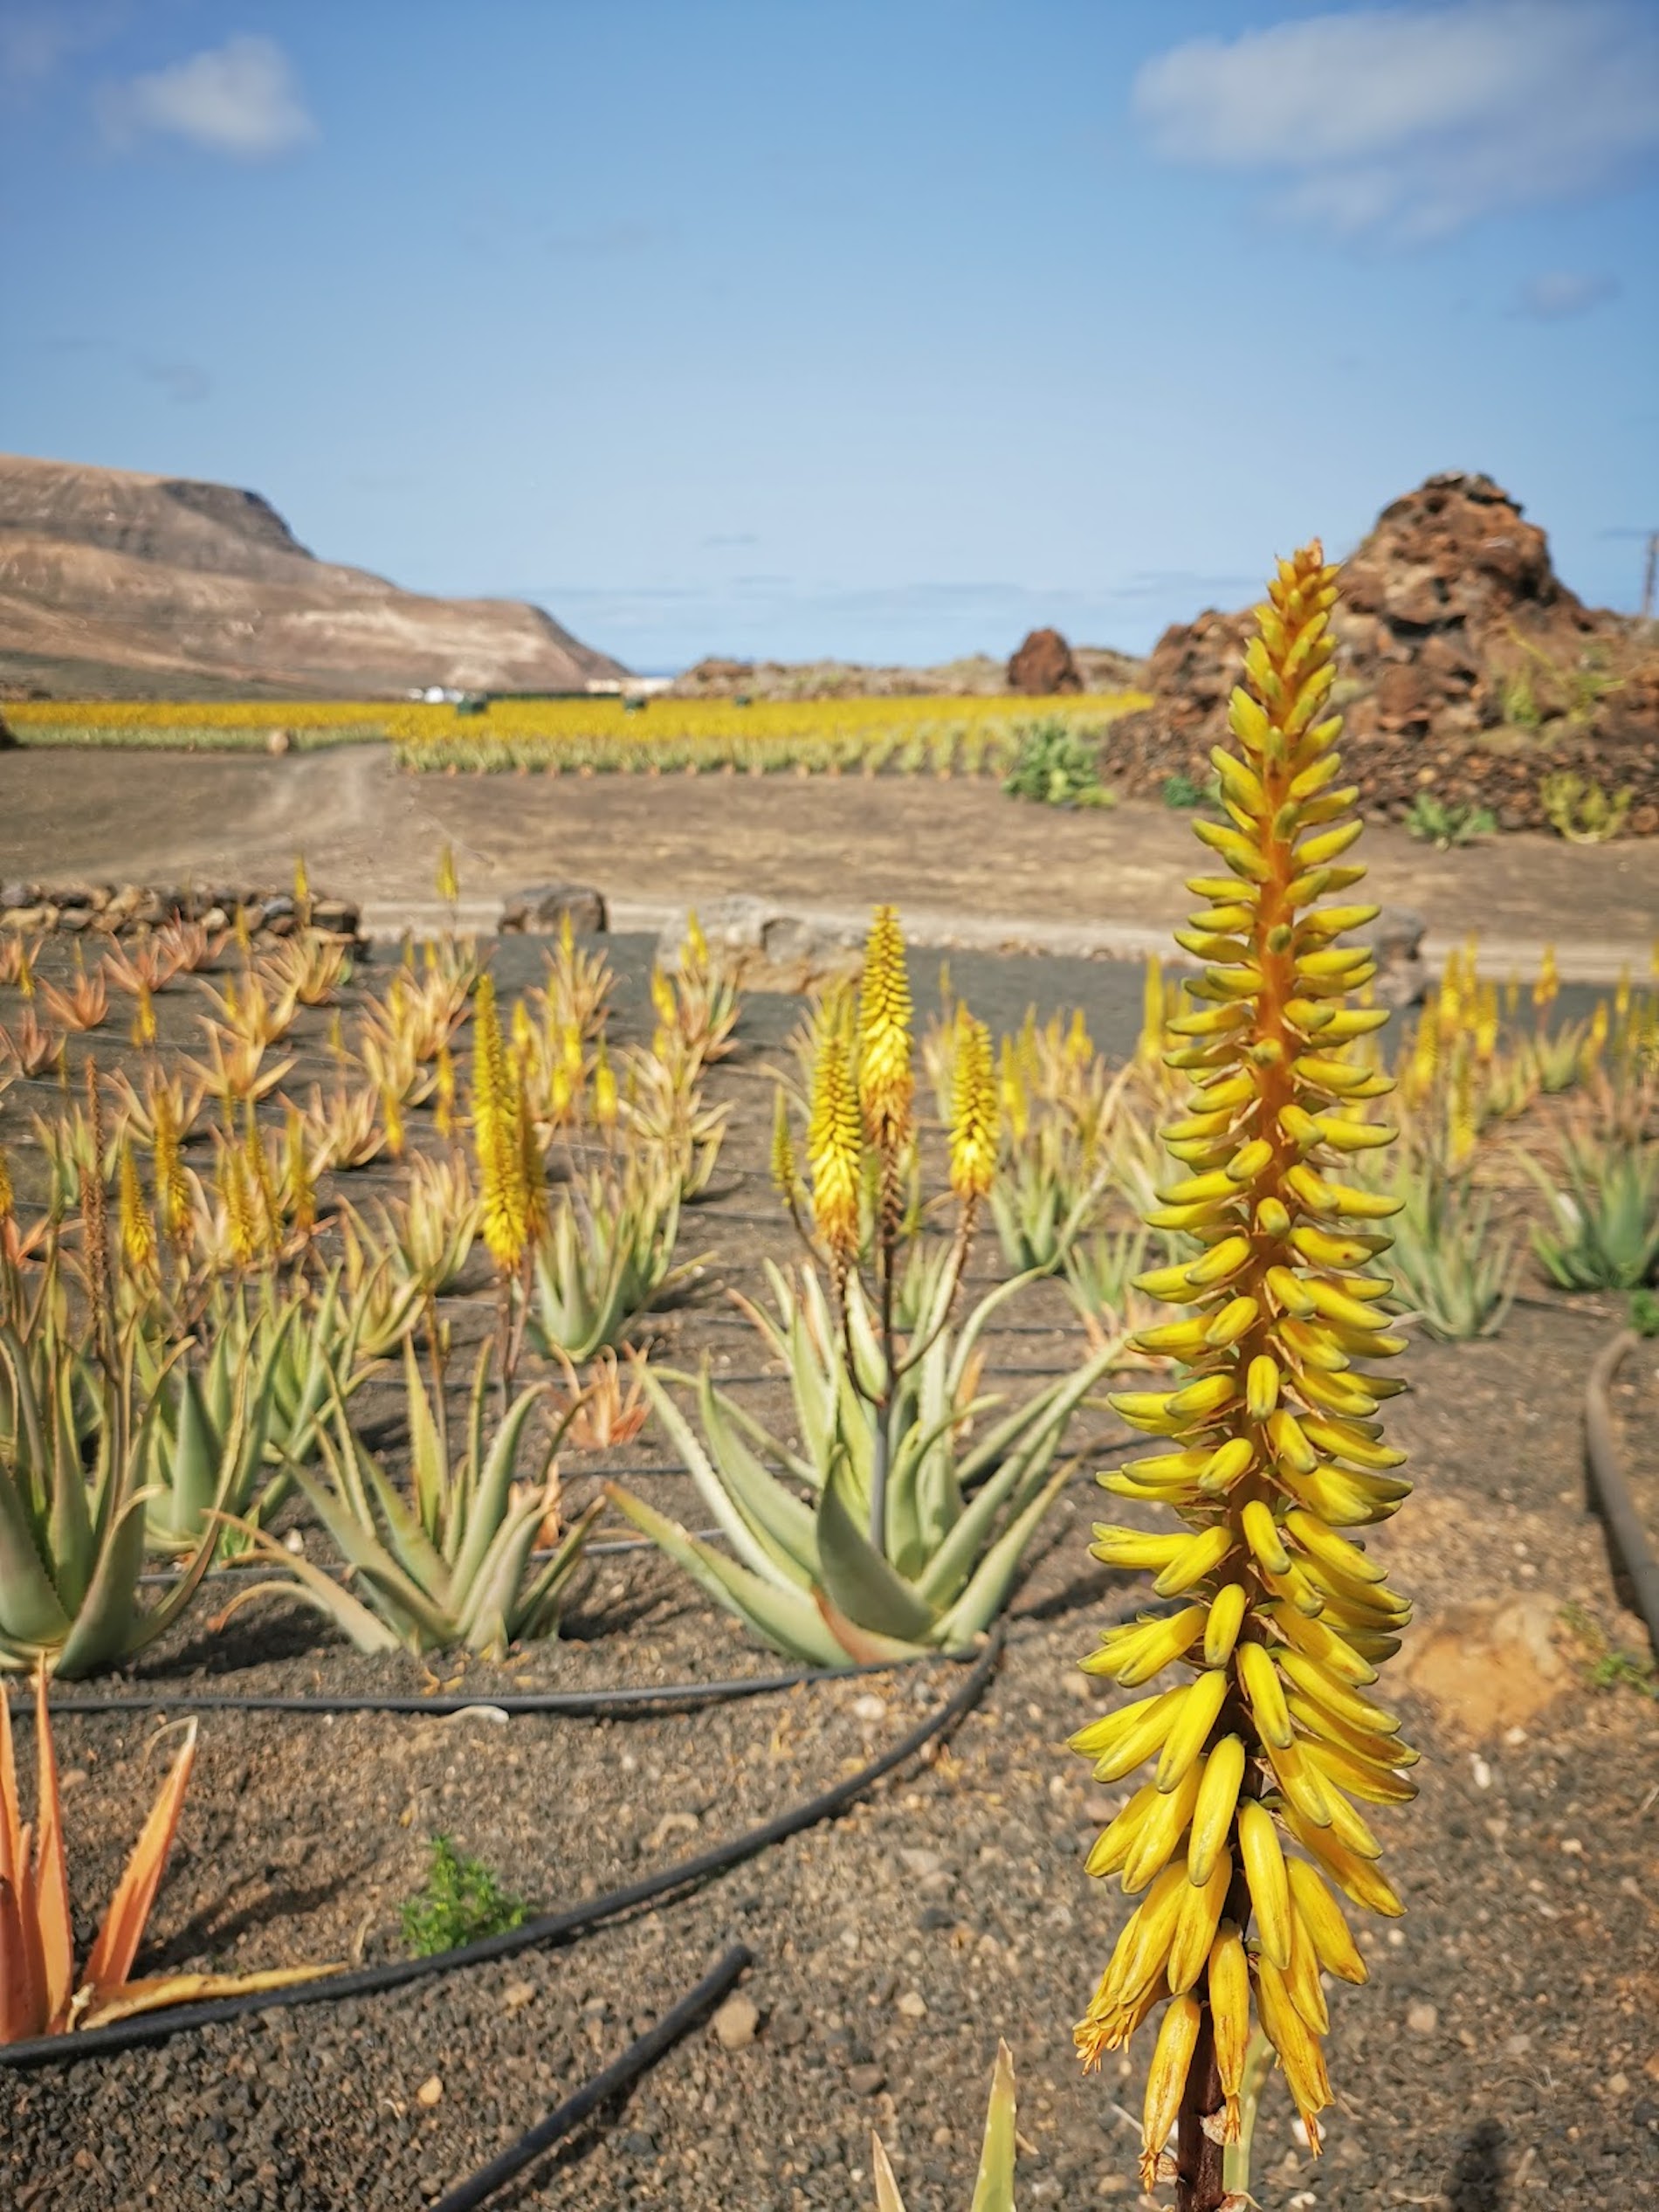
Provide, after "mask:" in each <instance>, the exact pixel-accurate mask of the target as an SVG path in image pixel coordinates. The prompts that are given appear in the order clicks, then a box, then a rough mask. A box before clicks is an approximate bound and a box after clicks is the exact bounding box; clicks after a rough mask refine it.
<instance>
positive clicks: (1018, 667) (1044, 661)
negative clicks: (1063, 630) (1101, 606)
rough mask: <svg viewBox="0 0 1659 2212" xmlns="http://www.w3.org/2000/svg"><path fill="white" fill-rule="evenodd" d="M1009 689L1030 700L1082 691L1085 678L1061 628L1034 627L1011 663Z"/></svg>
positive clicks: (1009, 665)
mask: <svg viewBox="0 0 1659 2212" xmlns="http://www.w3.org/2000/svg"><path fill="white" fill-rule="evenodd" d="M1008 689H1009V690H1010V691H1011V692H1023V693H1025V695H1026V697H1027V698H1028V699H1049V698H1051V697H1052V696H1053V695H1054V693H1057V692H1080V691H1081V690H1082V689H1083V679H1082V677H1081V676H1079V675H1078V673H1077V663H1076V661H1075V660H1073V659H1072V658H1071V648H1070V645H1068V644H1067V643H1066V641H1065V639H1064V637H1062V636H1061V635H1060V633H1059V631H1057V630H1033V631H1030V632H1029V634H1028V635H1027V637H1026V639H1025V642H1024V643H1023V644H1022V645H1021V647H1020V649H1019V651H1017V652H1016V653H1015V656H1014V658H1012V660H1010V661H1009V663H1008Z"/></svg>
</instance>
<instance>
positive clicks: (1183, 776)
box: [1164, 768, 1208, 809]
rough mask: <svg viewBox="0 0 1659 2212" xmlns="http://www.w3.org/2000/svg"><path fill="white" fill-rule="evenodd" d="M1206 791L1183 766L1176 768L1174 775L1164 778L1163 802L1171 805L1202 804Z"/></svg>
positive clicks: (1187, 805)
mask: <svg viewBox="0 0 1659 2212" xmlns="http://www.w3.org/2000/svg"><path fill="white" fill-rule="evenodd" d="M1207 797H1208V792H1207V791H1206V790H1205V789H1204V787H1203V785H1202V784H1201V783H1195V782H1194V781H1193V779H1192V777H1191V776H1190V775H1187V772H1186V770H1185V769H1184V768H1177V769H1176V770H1175V773H1174V775H1167V776H1166V777H1165V778H1164V804H1165V805H1166V806H1171V807H1185V808H1189V809H1190V808H1192V807H1195V806H1202V805H1203V803H1204V801H1205V799H1206V798H1207Z"/></svg>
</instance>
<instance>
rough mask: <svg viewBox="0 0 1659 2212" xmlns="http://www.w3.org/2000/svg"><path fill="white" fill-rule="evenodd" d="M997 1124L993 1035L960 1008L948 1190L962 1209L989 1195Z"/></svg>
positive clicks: (957, 1015) (953, 1071)
mask: <svg viewBox="0 0 1659 2212" xmlns="http://www.w3.org/2000/svg"><path fill="white" fill-rule="evenodd" d="M998 1120H999V1117H998V1113H997V1099H996V1073H995V1067H994V1066H993V1064H992V1060H991V1032H990V1030H988V1029H987V1027H986V1026H985V1024H984V1023H983V1022H976V1021H975V1020H974V1017H973V1016H972V1015H971V1014H970V1013H969V1012H968V1010H967V1008H966V1007H965V1006H962V1007H959V1008H958V1009H957V1014H956V1051H955V1053H954V1055H953V1059H952V1065H951V1126H950V1160H951V1189H952V1190H953V1192H954V1194H955V1196H957V1198H958V1199H960V1202H961V1203H962V1205H963V1207H964V1208H965V1209H967V1208H972V1207H976V1206H977V1205H978V1204H979V1202H980V1201H981V1199H983V1198H986V1197H988V1196H989V1195H990V1189H991V1183H992V1181H993V1179H994V1178H995V1174H996V1147H997V1138H998V1134H999V1128H998Z"/></svg>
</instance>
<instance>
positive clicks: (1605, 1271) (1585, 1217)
mask: <svg viewBox="0 0 1659 2212" xmlns="http://www.w3.org/2000/svg"><path fill="white" fill-rule="evenodd" d="M1561 1164H1562V1167H1563V1168H1564V1169H1565V1170H1566V1183H1567V1187H1566V1189H1565V1190H1563V1189H1559V1187H1558V1186H1557V1185H1556V1184H1554V1183H1552V1182H1550V1180H1549V1178H1548V1177H1547V1176H1546V1175H1545V1174H1544V1172H1543V1170H1542V1169H1541V1168H1539V1167H1538V1166H1537V1164H1536V1163H1535V1162H1534V1161H1531V1160H1528V1161H1525V1166H1526V1167H1527V1168H1529V1170H1530V1171H1531V1173H1532V1177H1533V1179H1534V1181H1535V1182H1537V1183H1538V1185H1539V1189H1541V1190H1542V1191H1543V1193H1544V1195H1545V1197H1546V1198H1547V1199H1548V1200H1549V1202H1550V1215H1551V1223H1550V1227H1549V1229H1548V1230H1541V1229H1535V1230H1533V1231H1532V1250H1533V1251H1535V1252H1536V1253H1537V1255H1538V1257H1539V1261H1540V1263H1541V1264H1542V1265H1543V1267H1544V1269H1545V1272H1546V1273H1547V1274H1548V1275H1549V1277H1550V1278H1551V1280H1552V1282H1555V1283H1558V1284H1559V1285H1560V1287H1561V1288H1562V1289H1563V1290H1566V1291H1594V1290H1620V1291H1629V1290H1635V1289H1636V1288H1637V1287H1638V1286H1639V1285H1642V1284H1644V1283H1649V1282H1651V1281H1653V1279H1654V1278H1655V1276H1656V1274H1659V1149H1656V1148H1655V1147H1653V1146H1652V1145H1649V1144H1641V1143H1631V1142H1628V1141H1621V1140H1618V1139H1614V1140H1591V1139H1589V1138H1587V1137H1578V1138H1572V1137H1569V1138H1568V1139H1567V1140H1566V1142H1565V1143H1564V1144H1563V1146H1562V1147H1561Z"/></svg>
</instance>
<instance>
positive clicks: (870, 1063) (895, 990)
mask: <svg viewBox="0 0 1659 2212" xmlns="http://www.w3.org/2000/svg"><path fill="white" fill-rule="evenodd" d="M910 1020H911V1008H910V979H909V977H908V975H906V974H905V940H904V936H903V934H902V933H901V932H900V929H899V927H898V913H897V911H896V910H895V909H894V908H893V907H891V906H878V907H877V909H876V913H875V919H874V920H873V921H872V922H871V927H870V934H869V937H868V938H867V939H866V941H865V943H864V975H863V979H862V981H861V982H860V984H859V989H858V1104H859V1106H860V1107H861V1109H862V1110H863V1113H864V1129H865V1132H866V1134H868V1136H869V1139H870V1141H871V1144H873V1145H874V1146H875V1147H877V1149H878V1151H880V1152H882V1153H884V1154H891V1153H896V1152H897V1151H898V1148H899V1147H900V1146H901V1145H903V1144H904V1142H905V1139H906V1138H907V1137H908V1136H909V1134H910V1126H911V1113H912V1106H913V1104H914V1100H915V1096H916V1078H915V1073H914V1071H913V1070H912V1065H911V1050H910Z"/></svg>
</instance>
